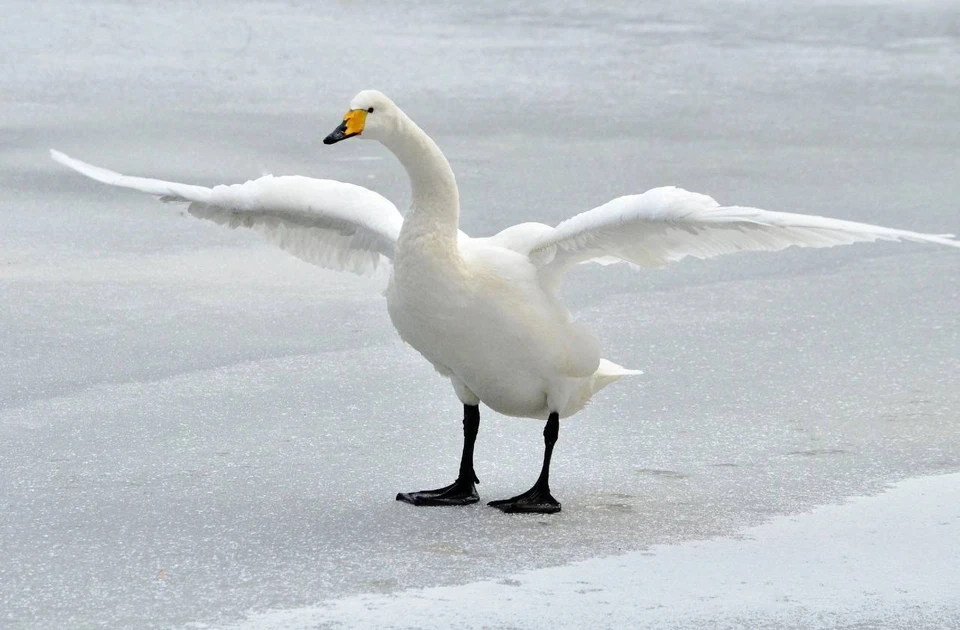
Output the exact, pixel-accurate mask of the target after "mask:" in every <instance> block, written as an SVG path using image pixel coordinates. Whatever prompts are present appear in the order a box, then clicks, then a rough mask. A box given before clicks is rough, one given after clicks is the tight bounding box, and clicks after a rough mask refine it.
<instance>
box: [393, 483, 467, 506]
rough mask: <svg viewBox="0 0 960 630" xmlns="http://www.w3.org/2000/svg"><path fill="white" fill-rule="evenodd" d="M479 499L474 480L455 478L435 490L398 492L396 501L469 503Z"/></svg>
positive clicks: (436, 503)
mask: <svg viewBox="0 0 960 630" xmlns="http://www.w3.org/2000/svg"><path fill="white" fill-rule="evenodd" d="M479 500H480V495H479V494H477V487H476V486H475V485H474V481H473V480H470V481H462V480H461V479H457V480H456V481H454V482H453V483H452V484H450V485H449V486H446V487H444V488H437V489H436V490H421V491H419V492H400V493H398V494H397V501H403V502H404V503H409V504H410V505H421V506H424V505H431V506H435V505H471V504H473V503H476V502H477V501H479Z"/></svg>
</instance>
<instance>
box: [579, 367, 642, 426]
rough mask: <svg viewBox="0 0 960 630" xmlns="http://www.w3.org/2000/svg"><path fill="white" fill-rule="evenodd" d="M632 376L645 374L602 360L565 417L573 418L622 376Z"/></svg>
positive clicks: (585, 380)
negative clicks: (601, 391) (596, 395)
mask: <svg viewBox="0 0 960 630" xmlns="http://www.w3.org/2000/svg"><path fill="white" fill-rule="evenodd" d="M632 374H643V372H641V371H640V370H628V369H627V368H625V367H623V366H622V365H617V364H616V363H614V362H613V361H607V360H606V359H600V365H599V366H598V367H597V371H596V372H594V373H593V376H591V377H590V378H588V379H584V383H583V387H582V388H581V389H580V396H579V397H578V398H573V399H572V400H571V401H570V405H569V408H568V409H567V412H566V413H565V414H563V415H564V416H572V415H573V414H575V413H577V412H578V411H580V410H581V409H583V408H584V407H586V406H587V403H588V402H590V399H591V398H593V395H594V394H596V393H597V392H599V391H600V390H601V389H603V388H604V387H606V386H607V385H609V384H610V383H612V382H614V381H617V380H620V377H621V376H630V375H632Z"/></svg>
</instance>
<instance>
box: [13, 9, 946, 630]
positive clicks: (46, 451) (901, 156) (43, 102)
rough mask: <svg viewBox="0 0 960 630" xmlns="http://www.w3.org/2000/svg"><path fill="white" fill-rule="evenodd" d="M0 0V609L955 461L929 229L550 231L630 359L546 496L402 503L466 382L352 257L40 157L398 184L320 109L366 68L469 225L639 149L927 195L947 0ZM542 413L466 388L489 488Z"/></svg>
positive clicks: (734, 198)
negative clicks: (622, 261) (792, 234)
mask: <svg viewBox="0 0 960 630" xmlns="http://www.w3.org/2000/svg"><path fill="white" fill-rule="evenodd" d="M0 8H2V10H3V14H4V19H3V20H0V55H2V58H3V59H4V60H5V62H6V64H5V68H4V71H3V72H2V73H0V95H2V96H0V98H2V99H3V103H2V111H3V116H2V118H0V191H2V193H0V235H2V236H0V471H2V476H0V626H5V627H6V626H10V627H15V628H56V627H75V628H91V627H109V628H153V627H163V628H167V627H182V626H184V625H185V624H188V623H193V624H209V625H218V624H230V623H234V622H238V621H241V620H242V619H243V618H245V617H247V616H248V615H251V614H253V615H256V614H257V611H263V610H268V609H271V610H299V609H302V608H304V607H310V606H316V605H317V604H318V603H320V602H324V601H329V600H338V599H342V598H346V597H352V596H357V595H360V594H377V593H379V594H391V593H397V592H404V591H407V590H408V589H416V588H432V587H445V586H452V585H459V584H469V583H476V582H480V581H484V580H494V581H496V580H499V579H502V578H504V577H507V576H515V575H516V574H518V573H519V572H522V571H530V570H536V569H542V568H547V567H555V566H561V565H568V564H570V563H572V562H579V561H586V560H590V559H593V558H598V557H605V556H611V555H617V554H624V553H629V552H634V551H641V550H644V549H649V548H650V547H651V546H653V545H674V544H683V543H686V542H688V541H691V540H703V539H708V538H710V537H714V536H726V535H734V534H736V533H737V532H742V531H744V529H745V528H747V527H751V526H755V525H758V524H760V523H762V522H764V521H767V520H769V519H771V518H773V517H775V516H778V515H790V514H796V513H799V512H805V511H808V510H810V509H812V508H814V507H816V506H821V505H824V504H833V503H838V502H841V501H842V500H843V499H844V498H846V497H851V496H859V495H865V494H873V493H877V492H880V491H881V490H882V489H883V488H884V487H886V486H887V484H889V483H892V482H896V481H899V480H902V479H906V478H910V477H916V476H921V475H927V474H932V473H942V472H956V471H958V470H960V422H958V418H960V377H958V375H960V329H958V324H957V314H958V313H960V284H958V283H957V278H958V277H960V256H958V255H957V254H956V252H955V251H952V250H947V249H938V248H933V247H922V246H919V245H894V244H882V245H860V246H852V247H847V248H838V249H835V250H821V251H786V252H782V253H778V254H769V255H760V254H757V255H743V256H734V257H729V258H724V259H718V260H712V261H706V262H697V261H685V262H682V263H679V264H677V265H674V266H672V267H670V268H668V269H666V270H664V271H662V272H655V273H651V272H636V271H632V270H630V269H628V268H621V267H606V268H599V267H589V268H588V267H584V268H583V269H581V270H578V271H577V273H575V274H573V275H571V276H569V278H568V280H567V282H566V286H565V289H564V295H565V299H566V300H567V303H568V304H569V305H570V307H571V309H572V310H573V312H574V313H575V314H576V316H577V317H578V318H579V319H580V320H582V321H584V322H586V323H588V324H589V325H591V326H592V327H593V328H594V329H595V330H596V331H597V333H598V335H599V336H600V338H601V341H602V343H603V347H604V356H606V357H607V358H609V359H610V360H613V361H616V362H617V363H619V364H622V365H626V366H629V367H633V368H637V369H642V370H644V372H645V374H644V375H643V376H640V377H633V378H631V379H624V380H623V381H621V382H619V383H616V384H614V385H612V386H611V387H609V388H607V389H606V390H604V391H603V392H602V394H601V395H600V396H598V398H597V399H596V401H595V402H594V403H593V404H592V405H591V406H590V407H589V408H588V409H587V410H586V411H584V412H583V413H581V414H579V415H578V416H577V417H576V418H575V419H573V420H571V421H569V422H565V423H564V424H563V425H562V427H561V432H560V440H559V442H558V445H557V450H556V451H555V454H554V465H553V471H552V474H551V482H552V486H553V490H554V493H555V495H556V496H557V498H558V499H559V500H560V501H562V503H563V509H564V511H563V512H562V513H561V514H559V515H557V516H556V517H552V518H536V517H535V518H517V517H510V516H506V515H503V514H500V513H498V512H496V511H494V510H491V509H488V508H485V507H484V506H482V505H478V506H474V507H471V508H467V509H452V510H426V509H416V508H413V507H411V506H408V505H402V504H398V503H396V502H395V501H394V500H393V497H394V495H395V494H396V492H398V491H409V490H417V489H422V488H427V487H437V486H440V485H443V484H446V483H449V482H450V481H452V480H453V477H454V475H455V471H456V465H457V458H458V455H459V448H460V417H461V410H460V409H459V405H458V403H457V401H456V399H455V397H454V396H453V393H452V391H451V388H450V387H449V384H448V383H445V382H444V381H443V380H442V379H441V378H439V377H438V376H437V375H436V374H434V373H433V372H432V370H431V369H430V368H429V366H428V365H427V364H426V362H425V361H423V360H422V359H421V358H420V357H419V356H417V355H416V354H415V353H414V352H413V351H412V350H410V349H409V348H407V347H405V346H403V345H402V343H401V342H400V341H399V339H398V338H397V336H396V334H395V333H394V331H393V330H392V328H391V327H390V324H389V321H388V319H387V316H386V312H385V307H384V302H383V299H382V298H381V297H380V295H379V292H380V290H382V287H383V278H382V277H377V278H373V279H362V278H357V277H355V276H349V275H338V274H333V273H329V272H325V271H323V270H319V269H316V268H313V267H310V266H309V265H306V264H303V263H300V262H299V261H297V260H295V259H293V258H291V257H289V256H288V255H286V254H284V253H283V252H281V251H278V250H277V249H276V248H274V247H273V246H272V245H270V244H269V243H264V242H262V241H261V240H259V239H258V238H257V237H256V236H255V235H252V234H248V233H243V232H235V231H230V230H224V229H222V228H219V227H217V226H213V225H207V224H205V223H203V222H199V221H195V220H192V219H189V218H185V217H183V216H181V215H182V212H181V211H180V210H178V209H177V208H175V207H171V206H166V205H162V204H159V203H156V202H154V201H153V200H151V199H149V198H146V197H142V196H138V195H136V194H134V193H127V192H125V191H118V190H114V189H110V188H108V187H105V186H101V185H99V184H97V183H95V182H91V181H88V180H85V179H83V178H82V177H80V176H78V175H76V174H74V173H70V172H68V171H66V170H65V169H63V168H62V167H60V166H58V165H57V164H54V163H53V162H52V161H50V160H49V158H48V157H47V150H48V149H49V148H50V147H56V148H58V149H61V150H64V151H66V152H67V153H69V154H71V155H74V156H76V157H78V158H80V159H84V160H89V161H91V162H93V163H96V164H101V165H103V166H106V167H108V168H112V169H115V170H119V171H122V172H126V173H130V174H137V175H148V176H155V177H161V178H165V179H173V180H180V181H188V182H196V183H200V184H213V183H220V182H236V181H242V180H244V179H248V178H252V177H256V176H259V175H261V174H263V173H265V172H273V173H274V174H292V173H296V174H304V175H312V176H319V177H329V178H334V179H341V180H345V181H352V182H355V183H359V184H363V185H366V186H369V187H371V188H374V189H375V190H377V191H378V192H380V193H382V194H384V195H386V196H387V197H388V198H390V199H392V200H394V201H395V202H396V203H397V205H398V206H399V207H401V208H403V207H405V204H406V203H407V200H408V198H409V194H408V191H407V185H406V182H405V179H404V176H403V173H402V171H401V169H400V168H399V167H398V165H397V164H396V162H395V160H394V159H393V158H392V157H390V156H389V155H387V154H386V152H385V150H384V149H382V148H381V147H379V146H377V145H375V144H373V143H363V142H359V141H355V142H344V143H341V144H338V145H336V146H335V147H324V146H322V145H321V144H320V140H321V139H322V137H323V136H324V135H326V134H327V133H328V132H329V131H330V129H332V127H333V126H335V125H336V123H337V122H338V121H339V120H340V117H341V116H342V113H343V111H344V110H345V108H346V106H347V103H348V101H349V99H350V97H352V96H353V94H355V93H356V92H357V91H358V90H360V89H362V88H367V87H375V88H378V89H381V90H383V91H384V92H386V93H387V94H389V95H390V96H391V97H393V98H394V99H395V100H396V101H397V102H398V103H399V104H400V105H401V106H402V107H404V109H405V110H406V111H407V112H408V113H409V114H410V115H411V116H412V117H413V118H414V119H415V120H417V121H418V123H420V124H421V125H422V126H423V127H424V129H425V130H426V131H428V132H429V133H430V134H431V135H433V136H434V137H435V139H436V140H437V141H438V143H439V144H440V146H441V147H442V148H443V149H444V151H445V152H446V154H447V156H448V157H449V159H450V161H451V163H452V165H453V167H454V170H455V171H456V173H457V177H458V182H459V184H460V188H461V194H462V198H463V200H462V207H463V228H464V230H465V231H467V232H469V233H471V234H473V235H477V236H481V235H485V234H491V233H493V232H495V231H497V230H499V229H501V228H503V227H506V226H508V225H512V224H514V223H517V222H518V221H522V220H539V221H544V222H548V223H556V222H558V221H559V220H561V219H563V218H566V217H568V216H570V215H571V214H573V213H576V212H579V211H582V210H584V209H587V208H590V207H593V206H595V205H598V204H600V203H603V202H605V201H607V200H609V199H610V198H612V197H614V196H616V195H620V194H627V193H635V192H639V191H643V190H645V189H648V188H650V187H653V186H657V185H668V184H675V185H679V186H683V187H685V188H687V189H690V190H695V191H698V192H704V193H708V194H711V195H712V196H714V197H715V198H716V199H717V200H718V201H720V202H721V203H729V204H745V205H751V206H756V207H761V208H767V209H771V210H786V211H799V212H810V213H814V214H823V215H826V216H836V217H841V218H847V219H852V220H859V221H867V222H871V223H878V224H881V225H889V226H892V227H902V228H907V229H914V230H919V231H929V232H947V231H957V230H960V212H958V204H957V201H956V200H957V199H958V198H960V178H958V177H957V173H958V172H960V153H958V151H957V146H958V140H960V116H957V113H958V109H957V99H956V95H957V93H958V90H960V75H958V73H957V72H956V69H957V67H958V64H960V52H958V51H960V40H958V34H957V33H956V29H955V20H954V19H953V16H954V13H955V6H954V3H951V2H916V3H909V4H899V3H892V2H879V3H876V2H870V3H862V2H856V1H850V2H831V3H809V2H796V3H776V4H765V3H753V2H744V3H736V4H730V3H724V4H722V5H715V4H714V3H707V2H702V3H698V2H685V3H669V4H664V3H654V2H641V3H631V4H624V5H618V6H616V7H610V8H603V7H597V6H595V5H594V4H593V3H583V4H576V3H552V4H550V5H548V6H533V5H530V4H520V5H518V4H517V3H503V2H490V3H483V4H481V5H477V6H474V7H471V8H465V7H454V6H453V5H451V6H450V7H445V6H439V5H436V4H433V3H422V4H421V3H394V4H392V5H389V6H382V5H376V6H375V5H374V4H373V3H335V4H331V5H329V6H319V5H314V4H309V3H293V2H275V3H269V4H260V3H252V2H251V3H227V2H213V3H204V4H202V5H197V4H196V3H181V2H173V3H163V4H162V5H160V4H157V5H142V4H137V5H133V4H130V5H128V4H124V3H107V2H98V1H95V2H92V3H84V4H82V5H79V4H73V3H66V2H47V3H42V4H38V5H36V6H31V7H29V9H27V8H24V7H23V6H21V5H20V4H15V3H5V4H4V5H3V6H2V7H0ZM541 429H542V427H541V425H540V423H536V422H524V421H517V420H514V419H510V418H504V417H500V416H497V415H495V414H493V413H491V412H489V411H488V410H483V411H482V412H481V426H480V434H479V438H478V443H477V462H476V463H477V472H478V475H479V477H480V479H481V481H482V483H481V485H480V486H479V490H480V492H481V495H482V497H483V498H484V499H486V500H490V499H496V498H504V497H508V496H511V495H513V494H516V493H517V492H519V491H522V490H524V489H526V488H527V487H528V486H529V485H530V483H531V482H532V481H533V479H534V477H535V476H536V473H537V471H538V469H539V465H540V461H539V459H540V453H541V446H542V443H541V437H540V431H541ZM776 522H780V521H776ZM951 531H952V530H950V529H949V528H945V529H944V532H945V533H944V536H945V537H946V536H951V535H952V537H953V538H952V539H953V540H956V534H955V532H954V533H952V534H950V533H949V532H951ZM828 543H829V540H828V542H827V543H825V544H828ZM901 544H902V545H908V542H902V543H901V542H900V541H893V542H892V543H891V545H901ZM909 544H912V543H909ZM686 548H687V547H680V549H686ZM657 549H658V552H657V553H667V551H666V549H667V548H664V547H657ZM873 579H876V576H873ZM901 612H903V613H904V614H906V615H908V617H907V618H909V612H910V611H909V609H907V610H906V611H901Z"/></svg>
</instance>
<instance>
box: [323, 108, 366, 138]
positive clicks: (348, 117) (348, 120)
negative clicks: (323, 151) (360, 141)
mask: <svg viewBox="0 0 960 630" xmlns="http://www.w3.org/2000/svg"><path fill="white" fill-rule="evenodd" d="M366 122H367V110H365V109H351V110H350V111H348V112H347V113H346V114H344V115H343V122H342V123H340V126H339V127H337V128H336V129H334V130H333V133H331V134H330V135H329V136H327V137H326V138H324V139H323V143H324V144H335V143H337V142H340V141H341V140H346V139H347V138H352V137H353V136H359V135H360V134H361V133H363V126H364V124H366Z"/></svg>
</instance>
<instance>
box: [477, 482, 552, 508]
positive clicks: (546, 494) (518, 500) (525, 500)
mask: <svg viewBox="0 0 960 630" xmlns="http://www.w3.org/2000/svg"><path fill="white" fill-rule="evenodd" d="M487 505H489V506H492V507H495V508H497V509H498V510H500V511H502V512H506V513H507V514H556V513H557V512H559V511H560V502H559V501H557V500H556V499H554V498H553V495H552V494H550V488H549V487H542V486H539V485H535V486H533V487H532V488H530V489H529V490H527V491H526V492H524V493H523V494H518V495H517V496H515V497H513V498H512V499H500V500H498V501H490V502H489V503H487Z"/></svg>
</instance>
